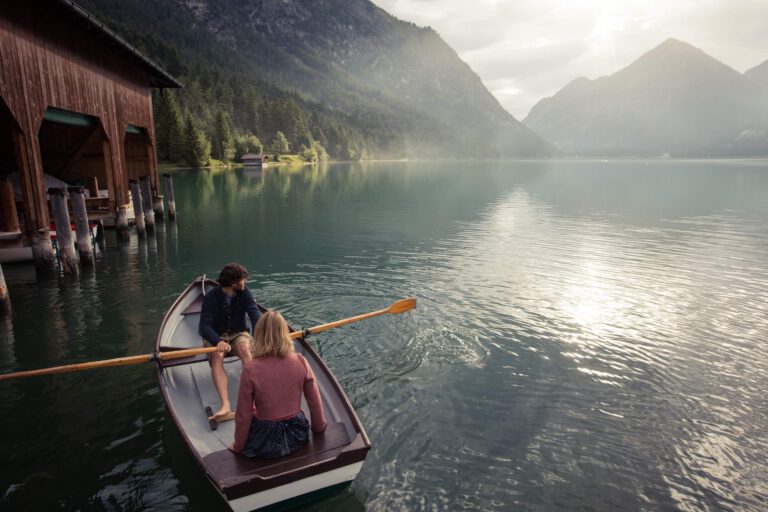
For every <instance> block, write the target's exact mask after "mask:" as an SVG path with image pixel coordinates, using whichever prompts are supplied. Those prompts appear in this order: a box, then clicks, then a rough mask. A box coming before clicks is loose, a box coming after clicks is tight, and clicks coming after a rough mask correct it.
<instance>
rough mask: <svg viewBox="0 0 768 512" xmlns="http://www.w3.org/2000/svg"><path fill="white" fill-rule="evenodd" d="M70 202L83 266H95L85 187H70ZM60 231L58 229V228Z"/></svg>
mask: <svg viewBox="0 0 768 512" xmlns="http://www.w3.org/2000/svg"><path fill="white" fill-rule="evenodd" d="M69 200H70V202H71V203H72V213H73V214H74V216H75V232H76V233H77V252H78V253H79V254H80V263H82V264H83V266H84V267H85V266H89V267H90V266H93V263H94V258H93V247H91V228H90V227H89V226H88V211H87V210H86V208H85V190H84V189H83V187H69ZM57 229H58V228H57Z"/></svg>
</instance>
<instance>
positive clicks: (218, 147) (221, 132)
mask: <svg viewBox="0 0 768 512" xmlns="http://www.w3.org/2000/svg"><path fill="white" fill-rule="evenodd" d="M211 142H212V145H211V155H212V156H213V158H216V159H218V160H223V161H225V162H231V161H232V159H233V158H235V137H234V135H233V134H232V126H231V125H230V122H229V115H228V114H227V113H225V112H223V111H221V110H220V111H218V112H217V113H216V120H215V121H214V124H213V136H212V141H211Z"/></svg>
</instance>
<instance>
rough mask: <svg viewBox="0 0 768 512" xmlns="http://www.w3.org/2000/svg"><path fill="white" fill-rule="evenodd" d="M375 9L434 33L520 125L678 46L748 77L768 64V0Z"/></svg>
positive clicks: (581, 0) (529, 1)
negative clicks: (589, 82) (583, 85)
mask: <svg viewBox="0 0 768 512" xmlns="http://www.w3.org/2000/svg"><path fill="white" fill-rule="evenodd" d="M374 2H375V3H376V4H377V5H379V6H380V7H382V8H383V9H385V10H386V11H388V12H389V13H391V14H393V15H395V16H396V17H398V18H400V19H404V20H407V21H411V22H413V23H416V24H417V25H422V26H426V25H429V26H431V27H432V28H433V29H435V30H436V31H437V32H438V33H439V34H440V36H441V37H442V38H443V39H444V40H445V41H446V42H447V43H448V44H449V45H451V46H452V47H453V48H454V50H456V52H457V53H458V54H459V56H460V57H461V58H462V59H463V60H464V61H466V62H467V63H468V64H469V65H470V66H471V67H472V69H474V70H475V72H476V73H477V74H478V75H479V76H480V78H481V79H482V80H483V82H484V83H485V84H486V86H487V87H488V89H489V90H490V91H491V92H492V93H493V94H494V95H495V96H496V98H497V99H498V100H499V102H500V103H501V104H502V105H503V106H504V107H505V108H507V110H509V111H510V113H512V115H514V116H515V117H517V118H518V119H520V118H523V117H525V115H526V114H527V113H528V111H529V110H530V109H531V107H533V105H534V104H535V103H536V102H537V101H538V100H540V99H542V98H544V97H546V96H551V95H552V94H554V93H555V92H557V91H558V90H559V89H561V88H562V87H563V86H565V85H566V84H567V83H569V82H570V81H571V80H573V79H574V78H576V77H579V76H586V77H587V78H597V77H599V76H604V75H608V74H612V73H615V72H616V71H618V70H619V69H622V68H624V67H626V66H628V65H629V64H631V63H632V62H633V61H634V60H635V59H637V58H638V57H640V56H641V55H642V54H643V53H645V52H647V51H649V50H651V49H652V48H654V47H655V46H657V45H659V44H660V43H661V42H663V41H664V40H665V39H667V38H669V37H674V38H676V39H680V40H682V41H685V42H688V43H690V44H692V45H693V46H696V47H698V48H700V49H701V50H703V51H704V52H706V53H708V54H709V55H711V56H712V57H714V58H716V59H719V60H721V61H722V62H724V63H725V64H727V65H729V66H731V67H733V68H735V69H736V70H738V71H740V72H743V71H745V70H746V69H748V68H751V67H753V66H756V65H758V64H760V63H762V62H764V61H765V60H767V59H768V37H766V35H768V2H767V1H766V0H701V1H698V2H669V1H667V0H574V1H569V2H562V1H560V0H514V1H511V0H509V1H505V0H471V1H470V2H467V1H466V0H374ZM734 27H735V28H734Z"/></svg>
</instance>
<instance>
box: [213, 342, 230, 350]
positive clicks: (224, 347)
mask: <svg viewBox="0 0 768 512" xmlns="http://www.w3.org/2000/svg"><path fill="white" fill-rule="evenodd" d="M216 348H217V349H218V350H219V352H224V353H229V351H230V350H232V346H231V345H230V344H229V343H227V342H226V341H220V342H219V343H218V344H217V345H216Z"/></svg>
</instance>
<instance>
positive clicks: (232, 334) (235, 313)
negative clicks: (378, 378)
mask: <svg viewBox="0 0 768 512" xmlns="http://www.w3.org/2000/svg"><path fill="white" fill-rule="evenodd" d="M247 277H248V271H247V270H246V269H245V267H243V266H242V265H239V264H237V263H229V264H228V265H225V266H224V268H223V269H221V273H220V274H219V287H218V288H212V289H211V290H210V291H208V293H206V294H205V298H204V299H203V306H202V309H201V310H200V325H199V328H198V331H199V332H200V335H201V336H202V337H203V339H204V340H205V344H206V345H210V346H215V347H216V348H218V352H213V353H211V355H210V362H211V375H212V376H213V384H214V386H215V387H216V392H217V393H218V394H219V397H220V399H221V407H220V408H219V410H218V411H216V412H215V413H214V414H213V418H214V419H215V418H218V417H221V416H226V415H227V414H229V413H230V412H232V411H231V409H230V403H229V395H228V394H227V372H226V371H225V370H224V356H225V355H226V354H228V353H229V352H230V351H233V350H234V353H235V354H236V355H237V356H238V357H239V358H240V360H241V361H242V362H243V365H245V364H246V363H248V362H249V361H250V360H251V345H252V343H253V338H252V337H251V333H250V332H248V329H247V327H246V325H245V315H248V318H250V320H251V325H256V322H257V321H258V320H259V316H261V312H260V311H259V308H258V306H257V305H256V300H255V299H254V298H253V295H251V292H250V290H248V288H247V286H246V278H247Z"/></svg>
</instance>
